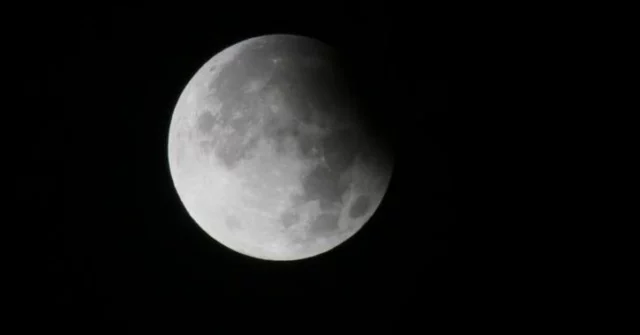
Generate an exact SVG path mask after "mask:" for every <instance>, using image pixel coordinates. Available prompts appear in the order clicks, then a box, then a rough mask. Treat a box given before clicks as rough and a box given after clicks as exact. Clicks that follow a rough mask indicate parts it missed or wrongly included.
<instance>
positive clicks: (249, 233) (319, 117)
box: [168, 35, 393, 261]
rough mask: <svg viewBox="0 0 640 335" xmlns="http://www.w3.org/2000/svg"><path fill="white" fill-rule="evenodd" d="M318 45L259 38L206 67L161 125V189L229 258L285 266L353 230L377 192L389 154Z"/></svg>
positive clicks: (293, 38)
mask: <svg viewBox="0 0 640 335" xmlns="http://www.w3.org/2000/svg"><path fill="white" fill-rule="evenodd" d="M344 64H345V63H344V62H342V61H341V58H340V56H339V54H338V53H337V52H336V50H334V49H333V48H332V47H330V46H329V45H327V44H325V43H323V42H320V41H318V40H316V39H312V38H309V37H304V36H298V35H266V36H259V37H254V38H250V39H247V40H244V41H241V42H239V43H237V44H235V45H232V46H230V47H228V48H226V49H224V50H223V51H221V52H220V53H218V54H217V55H215V56H214V57H213V58H211V59H210V60H209V61H208V62H206V63H205V64H204V65H203V66H202V67H201V68H200V69H199V70H198V71H197V72H196V73H195V75H194V76H193V77H192V78H191V80H190V81H189V82H188V84H187V85H186V87H185V88H184V90H183V91H182V93H181V95H180V97H179V98H178V101H177V103H176V106H175V109H174V111H173V116H172V118H171V123H170V127H169V136H168V159H169V168H170V173H171V177H172V179H173V184H174V186H175V189H176V191H177V193H178V196H179V198H180V200H181V201H182V203H183V205H184V207H185V208H186V210H187V212H188V213H189V215H190V216H191V217H192V218H193V220H194V221H195V222H196V223H197V224H198V225H199V226H200V227H201V228H202V230H204V231H205V232H206V233H207V234H208V235H209V236H211V237H212V238H213V239H214V240H216V241H217V242H219V243H220V244H222V245H224V246H225V247H227V248H229V249H232V250H234V251H236V252H239V253H241V254H244V255H247V256H250V257H253V258H259V259H264V260H274V261H288V260H298V259H304V258H309V257H313V256H316V255H319V254H322V253H325V252H327V251H329V250H331V249H333V248H335V247H336V246H338V245H340V244H341V243H343V242H344V241H345V240H347V239H349V238H350V237H352V236H353V235H354V234H355V233H356V232H358V231H359V230H360V229H361V228H362V227H363V226H364V224H365V223H366V222H367V221H368V220H369V219H370V218H371V217H372V215H373V214H374V213H375V211H376V210H377V208H378V207H379V205H380V203H381V202H382V199H383V197H384V195H385V193H386V190H387V188H388V186H389V182H390V179H391V174H392V170H393V154H392V153H390V152H389V150H386V149H383V147H382V146H381V145H379V144H378V143H379V141H376V134H375V131H374V130H373V129H371V128H370V127H368V126H367V124H368V123H367V115H366V110H363V108H362V104H361V103H360V98H359V97H358V96H357V94H356V93H354V92H355V90H353V89H352V88H353V87H352V86H353V85H352V83H353V80H351V79H350V78H349V76H348V75H346V72H348V71H346V70H345V67H344V66H345V65H344Z"/></svg>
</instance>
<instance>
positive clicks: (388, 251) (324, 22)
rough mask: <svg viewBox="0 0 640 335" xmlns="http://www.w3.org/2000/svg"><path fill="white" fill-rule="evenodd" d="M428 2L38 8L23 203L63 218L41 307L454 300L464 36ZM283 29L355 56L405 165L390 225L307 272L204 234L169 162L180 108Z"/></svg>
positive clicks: (47, 252) (41, 262)
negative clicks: (187, 92) (170, 135)
mask: <svg viewBox="0 0 640 335" xmlns="http://www.w3.org/2000/svg"><path fill="white" fill-rule="evenodd" d="M305 6H308V7H305ZM417 8H418V7H416V8H403V7H400V6H391V5H377V4H376V3H373V2H364V1H363V2H361V4H360V5H355V4H351V5H345V4H344V2H335V3H331V2H326V3H325V2H319V3H316V4H314V5H310V4H309V5H307V4H306V3H305V2H298V3H297V4H295V5H294V4H286V5H285V4H283V5H277V4H269V5H266V4H265V5H261V6H256V5H249V4H238V5H219V4H216V5H215V6H213V5H211V6H208V7H201V8H193V7H191V6H181V5H179V2H178V5H176V3H174V4H171V5H160V3H159V2H158V4H153V5H146V6H139V7H136V8H126V7H121V8H115V7H114V8H89V7H87V8H77V7H73V8H71V7H70V8H60V7H55V8H53V7H52V8H50V9H45V8H40V9H39V10H38V11H37V12H36V13H32V14H30V15H29V18H30V20H33V21H29V22H33V24H32V25H28V24H27V26H29V27H28V28H26V30H25V31H24V33H25V34H27V37H26V38H21V40H23V41H27V42H24V44H25V45H24V46H23V48H22V49H21V50H23V51H24V57H23V59H22V61H24V62H25V63H26V64H29V63H31V64H34V65H35V66H29V67H27V68H28V69H27V70H26V71H27V72H28V73H27V74H28V75H27V76H25V78H29V80H26V81H25V83H24V85H23V88H24V90H25V94H26V96H25V97H24V98H25V99H27V100H26V101H29V102H30V104H31V106H32V108H31V109H32V110H34V111H35V110H37V111H38V112H37V113H38V117H37V120H38V122H35V121H34V120H31V122H34V123H37V125H36V126H37V127H38V131H34V132H33V136H32V139H33V143H30V144H32V147H31V150H30V151H29V152H28V153H27V154H28V157H25V159H26V160H27V161H28V162H30V163H29V164H25V168H24V171H22V172H23V173H25V174H27V175H29V176H30V177H29V178H24V180H23V184H25V185H26V186H25V187H24V190H25V191H24V194H22V196H23V197H25V198H28V199H31V201H32V205H31V207H30V208H31V211H30V212H31V213H32V214H31V215H32V216H31V217H32V218H33V221H34V222H36V221H38V222H42V220H40V219H39V217H40V216H42V217H43V218H46V221H47V227H46V228H45V229H44V230H42V231H43V232H44V233H42V234H38V237H34V239H37V240H38V242H37V243H38V245H41V246H44V248H38V250H37V251H34V257H35V259H37V265H38V266H37V267H38V269H39V270H38V276H39V278H47V280H46V282H45V283H44V284H43V283H40V284H38V289H37V294H35V297H36V298H37V299H40V300H41V301H43V303H44V304H45V305H46V306H51V307H52V308H54V309H55V310H56V311H69V313H71V311H75V312H74V313H76V312H77V313H81V314H82V315H85V316H91V317H96V318H98V319H100V318H111V317H124V318H136V317H138V316H140V315H157V314H154V313H158V312H159V313H167V314H171V313H174V312H175V313H177V312H184V311H186V310H190V309H191V308H193V309H198V306H210V305H211V304H215V303H219V302H220V301H222V300H224V301H235V300H240V299H241V300H246V301H251V300H252V299H255V300H256V301H259V302H257V304H259V305H260V306H264V305H265V301H269V303H268V304H267V305H271V304H277V303H278V302H279V301H290V300H291V299H294V300H297V301H298V303H297V304H298V305H300V304H302V306H304V304H305V302H306V301H315V302H313V304H321V303H327V304H329V303H333V304H336V303H338V304H341V305H349V306H354V308H355V306H359V305H366V304H367V303H365V302H364V301H365V300H360V298H359V297H367V299H375V301H376V303H374V305H375V304H380V305H382V306H386V307H385V308H391V307H390V306H399V304H405V305H407V306H408V305H411V304H417V305H419V306H422V307H423V308H439V307H438V306H443V305H444V304H448V303H452V302H451V301H453V300H455V299H454V298H453V296H455V295H456V294H457V293H456V292H459V291H458V290H457V289H456V286H457V285H459V281H460V278H459V277H458V276H457V274H458V272H459V271H460V269H459V267H460V266H461V265H460V264H458V263H457V258H456V257H455V255H456V249H455V243H456V233H455V232H456V214H457V213H456V202H455V200H454V194H455V192H454V190H455V179H456V178H455V174H454V172H453V171H454V169H453V166H454V164H453V163H452V162H453V161H454V160H453V158H454V156H455V155H454V152H455V146H454V140H455V135H454V134H455V132H456V129H454V126H453V125H452V121H451V120H450V118H451V117H450V114H449V112H448V106H449V104H450V98H449V95H450V89H449V88H448V87H449V84H448V81H449V80H450V77H449V76H448V69H449V67H450V66H451V64H450V63H449V62H448V56H447V53H448V49H447V43H446V41H447V40H448V38H449V35H448V29H449V28H448V27H447V25H446V23H445V22H443V20H442V18H440V16H439V14H438V10H437V9H435V8H431V7H428V6H427V7H425V8H422V9H417ZM271 33H289V34H300V35H306V36H310V37H315V38H318V39H320V40H322V41H324V42H327V43H329V44H331V45H333V46H335V47H337V48H338V49H339V50H340V51H342V52H343V53H344V54H346V55H348V56H349V57H350V59H351V60H354V64H356V65H357V67H356V68H354V70H355V71H356V72H357V73H358V74H359V75H360V78H361V80H362V83H363V87H366V88H367V89H366V90H365V89H363V91H366V92H368V93H367V94H368V95H370V99H374V100H371V101H375V104H374V105H375V106H376V108H374V111H373V112H372V113H375V116H376V119H377V120H383V121H384V124H385V126H386V127H387V128H385V129H387V130H388V132H389V134H391V136H392V137H391V138H392V139H393V144H394V147H395V150H396V157H397V161H396V168H395V171H394V176H393V180H392V183H391V185H390V189H389V192H388V194H387V196H386V198H385V201H384V202H383V204H382V205H381V207H380V208H379V210H378V212H377V214H376V215H375V216H374V217H373V219H372V220H371V221H370V222H369V223H368V224H367V225H366V226H365V227H364V228H363V229H362V230H361V231H360V232H359V233H358V234H356V235H355V236H354V237H353V238H351V239H350V240H348V241H347V242H345V243H344V244H342V245H341V246H339V247H337V248H335V249H333V250H332V251H330V252H328V253H326V254H323V255H321V256H318V257H315V258H311V259H307V260H303V261H296V262H266V261H259V260H256V259H252V258H248V257H245V256H242V255H239V254H236V253H234V252H233V251H231V250H229V249H227V248H225V247H223V246H222V245H219V244H217V243H216V242H214V241H213V240H212V239H211V238H210V237H208V236H207V235H206V234H205V233H203V232H202V231H201V230H200V229H199V228H198V227H197V225H196V224H195V223H194V222H193V221H192V219H191V218H190V217H189V215H188V214H187V212H186V210H185V209H184V208H183V207H182V204H181V202H180V200H179V198H178V196H177V194H176V192H175V190H174V187H173V184H172V181H171V177H170V174H169V168H168V163H167V154H166V141H167V132H168V127H169V121H170V117H171V113H172V111H173V108H174V105H175V103H176V101H177V99H178V96H179V94H180V93H181V91H182V89H183V87H184V85H185V84H186V83H187V81H188V80H189V79H190V78H191V76H192V75H193V73H195V71H196V70H197V69H198V68H199V67H200V66H201V65H202V64H203V63H204V62H205V61H207V60H208V59H209V58H210V57H212V56H213V55H214V54H216V53H217V52H219V51H221V50H222V49H223V48H225V47H226V46H229V45H231V44H234V43H236V42H238V41H240V40H243V39H246V38H249V37H253V36H257V35H264V34H271ZM40 114H42V115H40ZM30 117H31V116H28V117H27V118H30ZM34 119H35V117H34ZM27 190H28V191H27ZM33 204H36V205H35V209H34V205H33ZM30 220H31V219H29V221H30ZM40 239H42V241H40ZM34 243H35V242H34ZM34 250H35V249H34ZM40 269H41V270H40ZM265 297H266V298H268V300H265V299H264V298H265ZM366 301H371V300H366ZM407 308H408V307H407ZM61 313H62V312H61ZM65 313H66V312H65ZM74 315H76V314H74ZM77 315H80V314H77Z"/></svg>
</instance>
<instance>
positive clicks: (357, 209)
mask: <svg viewBox="0 0 640 335" xmlns="http://www.w3.org/2000/svg"><path fill="white" fill-rule="evenodd" d="M370 207H371V198H369V196H367V195H361V196H359V197H358V199H356V201H354V202H353V204H352V205H351V208H350V209H349V216H350V217H351V218H352V219H356V218H359V217H361V216H363V215H364V214H365V213H367V212H368V211H369V208H370Z"/></svg>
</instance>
